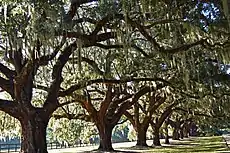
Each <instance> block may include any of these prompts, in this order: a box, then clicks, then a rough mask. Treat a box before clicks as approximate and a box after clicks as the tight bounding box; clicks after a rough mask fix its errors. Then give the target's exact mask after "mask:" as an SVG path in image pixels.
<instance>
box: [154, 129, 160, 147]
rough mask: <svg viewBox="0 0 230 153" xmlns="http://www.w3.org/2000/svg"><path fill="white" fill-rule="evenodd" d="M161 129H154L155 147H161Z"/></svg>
mask: <svg viewBox="0 0 230 153" xmlns="http://www.w3.org/2000/svg"><path fill="white" fill-rule="evenodd" d="M159 130H160V128H158V127H155V128H154V137H153V145H154V146H161V143H160V137H159V135H160V132H159Z"/></svg>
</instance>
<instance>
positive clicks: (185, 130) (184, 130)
mask: <svg viewBox="0 0 230 153" xmlns="http://www.w3.org/2000/svg"><path fill="white" fill-rule="evenodd" d="M183 132H184V137H185V138H188V135H189V127H188V123H187V122H186V123H185V125H184V129H183Z"/></svg>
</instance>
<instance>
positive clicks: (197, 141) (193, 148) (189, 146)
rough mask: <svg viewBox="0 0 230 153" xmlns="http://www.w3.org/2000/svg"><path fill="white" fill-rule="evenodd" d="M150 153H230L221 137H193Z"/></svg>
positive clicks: (151, 150) (152, 150)
mask: <svg viewBox="0 0 230 153" xmlns="http://www.w3.org/2000/svg"><path fill="white" fill-rule="evenodd" d="M147 152H149V153H154V152H157V153H180V152H186V153H213V152H230V150H229V149H228V148H227V146H226V143H225V142H224V140H223V138H222V137H220V136H215V137H192V138H187V139H184V140H180V141H175V142H172V145H169V146H162V147H159V148H155V149H150V150H149V151H147Z"/></svg>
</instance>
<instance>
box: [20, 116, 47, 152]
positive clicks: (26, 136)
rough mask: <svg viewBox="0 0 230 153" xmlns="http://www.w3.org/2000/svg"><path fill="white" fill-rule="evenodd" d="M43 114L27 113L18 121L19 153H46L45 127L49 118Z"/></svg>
mask: <svg viewBox="0 0 230 153" xmlns="http://www.w3.org/2000/svg"><path fill="white" fill-rule="evenodd" d="M41 115H43V114H39V112H36V113H33V114H32V113H28V114H27V115H23V117H22V118H20V119H19V121H20V123H21V126H22V136H21V153H48V152H47V144H46V127H47V125H48V121H49V117H48V116H47V117H45V118H44V116H41Z"/></svg>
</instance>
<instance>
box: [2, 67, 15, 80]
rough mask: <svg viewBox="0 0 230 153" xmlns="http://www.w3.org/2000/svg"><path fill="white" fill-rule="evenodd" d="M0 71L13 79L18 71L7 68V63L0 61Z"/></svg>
mask: <svg viewBox="0 0 230 153" xmlns="http://www.w3.org/2000/svg"><path fill="white" fill-rule="evenodd" d="M0 71H1V72H2V73H3V74H4V75H5V76H6V77H7V78H8V79H13V78H14V76H16V72H15V71H13V70H11V69H9V68H7V67H6V66H5V65H3V64H2V63H0Z"/></svg>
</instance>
